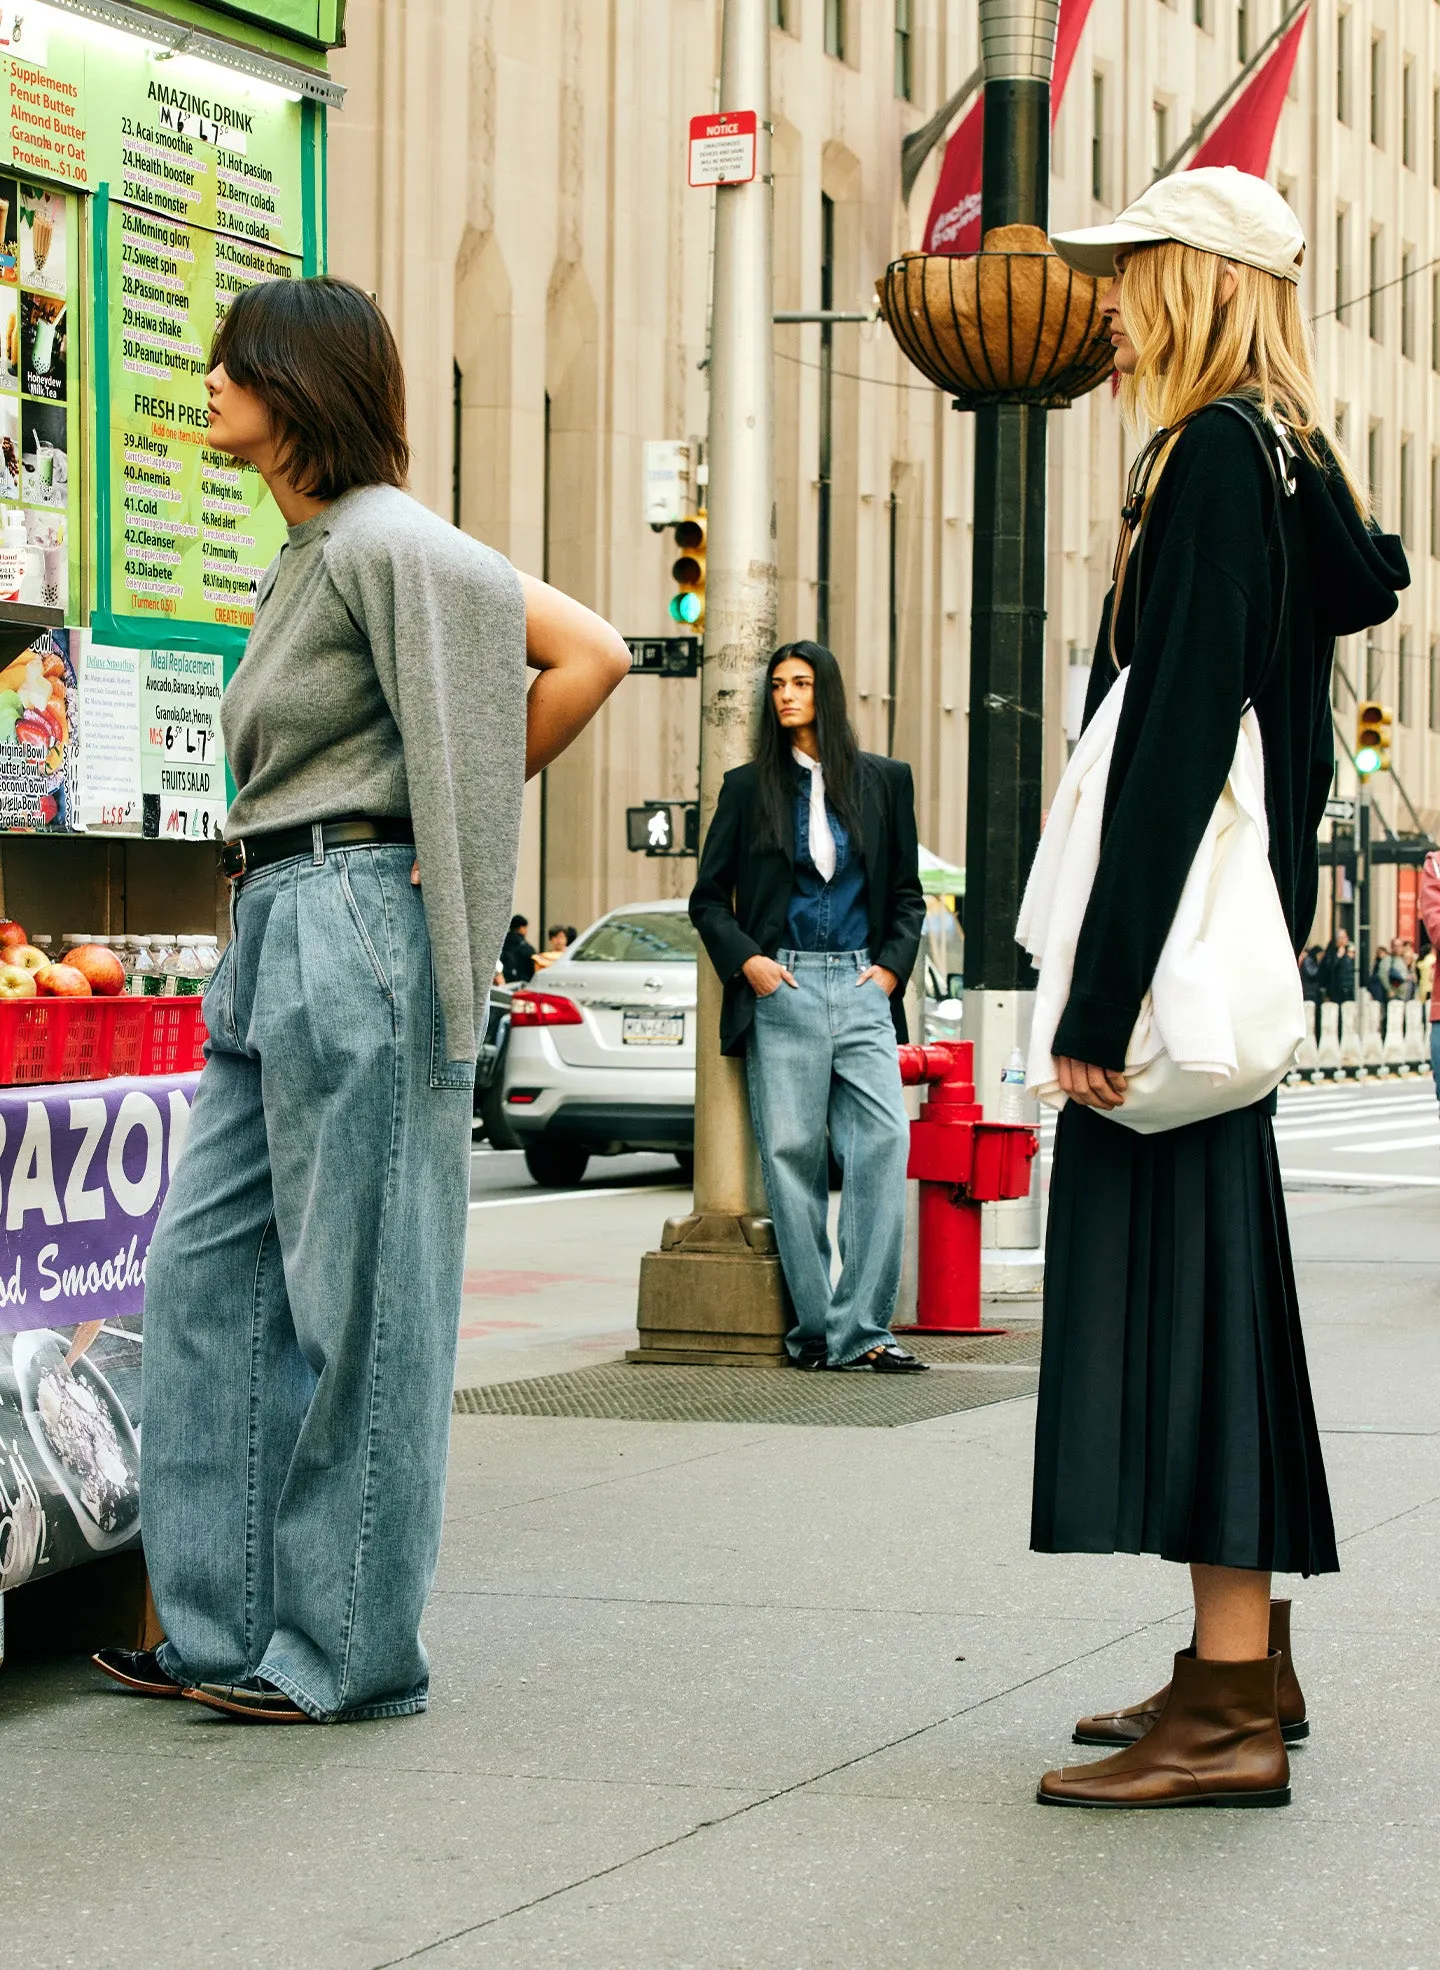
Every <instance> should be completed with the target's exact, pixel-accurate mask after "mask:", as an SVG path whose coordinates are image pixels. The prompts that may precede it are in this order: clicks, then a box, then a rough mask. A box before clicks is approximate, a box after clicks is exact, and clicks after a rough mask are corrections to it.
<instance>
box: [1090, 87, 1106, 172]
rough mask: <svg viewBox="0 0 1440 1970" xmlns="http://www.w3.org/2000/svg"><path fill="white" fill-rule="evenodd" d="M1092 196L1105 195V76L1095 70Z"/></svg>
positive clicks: (1092, 126) (1091, 162)
mask: <svg viewBox="0 0 1440 1970" xmlns="http://www.w3.org/2000/svg"><path fill="white" fill-rule="evenodd" d="M1090 103H1091V125H1090V196H1091V198H1098V199H1103V198H1104V196H1105V78H1104V76H1103V75H1101V74H1100V72H1099V71H1098V69H1097V71H1096V72H1095V74H1094V75H1092V76H1091V78H1090Z"/></svg>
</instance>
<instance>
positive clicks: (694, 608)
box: [670, 588, 705, 623]
mask: <svg viewBox="0 0 1440 1970" xmlns="http://www.w3.org/2000/svg"><path fill="white" fill-rule="evenodd" d="M704 607H705V604H704V603H703V602H702V601H701V599H700V597H699V596H698V595H697V594H696V593H695V591H694V590H693V589H691V588H687V589H686V590H685V592H684V594H683V595H672V596H671V597H670V615H671V618H672V619H673V620H674V621H675V622H683V623H696V622H699V620H700V617H701V614H702V612H703V610H704Z"/></svg>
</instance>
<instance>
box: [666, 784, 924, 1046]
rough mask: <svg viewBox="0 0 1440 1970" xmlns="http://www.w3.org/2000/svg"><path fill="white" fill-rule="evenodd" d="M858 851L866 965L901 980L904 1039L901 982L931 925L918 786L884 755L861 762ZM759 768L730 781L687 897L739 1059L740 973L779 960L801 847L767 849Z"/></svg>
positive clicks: (745, 1017) (745, 990)
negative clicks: (755, 962) (866, 916)
mask: <svg viewBox="0 0 1440 1970" xmlns="http://www.w3.org/2000/svg"><path fill="white" fill-rule="evenodd" d="M860 761H861V767H860V773H859V778H858V789H857V790H858V793H859V798H860V847H861V849H862V850H863V852H864V856H865V888H866V902H867V904H868V906H869V912H870V962H871V963H872V964H878V965H883V966H884V967H885V969H886V970H887V971H893V972H894V974H895V976H896V977H897V978H898V979H899V981H900V983H899V985H898V987H897V988H896V990H895V993H894V995H893V997H892V998H891V1001H890V1012H891V1016H892V1017H893V1019H894V1021H895V1031H896V1033H897V1035H898V1036H899V1037H900V1039H902V1040H903V1039H904V1038H905V1003H904V1001H905V985H906V982H907V980H908V979H909V977H910V974H911V972H912V971H913V970H914V969H915V959H916V957H917V955H918V954H919V950H920V935H921V932H922V930H923V929H924V926H925V897H924V894H923V893H922V891H921V888H920V850H919V843H918V841H917V838H916V833H915V783H914V781H913V779H912V778H911V774H910V768H909V767H908V766H907V765H905V764H904V762H903V761H902V760H898V759H884V758H882V757H881V756H880V755H879V754H878V753H870V752H864V753H861V755H860ZM759 821H760V813H759V804H758V800H757V797H756V788H755V767H754V764H753V762H752V763H750V764H749V765H746V766H737V767H735V768H734V769H733V770H732V771H731V772H729V773H727V774H726V775H725V778H724V781H723V783H722V784H721V788H720V798H719V800H718V802H717V803H716V806H715V817H714V819H713V820H712V821H711V823H710V827H709V830H708V832H707V834H706V836H705V846H704V847H703V848H702V849H701V851H700V872H699V874H698V875H697V876H696V879H695V887H694V888H693V889H692V890H691V892H690V920H691V922H692V923H693V924H694V926H695V928H696V929H697V930H698V931H699V933H700V937H701V941H702V942H703V944H704V946H705V949H706V950H707V951H708V952H709V954H710V962H711V963H712V964H713V965H714V967H715V969H716V971H717V972H718V973H719V975H720V978H721V980H722V982H723V984H724V987H725V1003H724V1006H723V1007H722V1009H721V1013H720V1049H721V1052H722V1053H729V1054H743V1053H744V1051H745V1039H746V1035H747V1034H748V1033H749V1031H750V1022H751V1020H752V1018H753V1017H754V1013H755V994H754V992H753V991H752V990H751V988H750V985H749V984H748V982H747V981H746V979H745V977H744V975H743V966H744V964H745V961H746V959H747V958H754V957H767V958H773V957H774V955H775V953H776V952H777V951H778V950H779V949H780V948H781V946H782V944H783V943H784V940H785V920H786V917H787V916H788V915H789V911H790V897H791V894H792V893H793V891H794V887H795V842H794V836H793V834H790V835H787V837H786V840H785V845H784V847H783V849H781V848H775V847H771V846H768V845H767V846H765V847H761V846H760V845H759V844H758V843H757V840H756V834H757V830H758V826H759Z"/></svg>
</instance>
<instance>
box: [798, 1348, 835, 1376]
mask: <svg viewBox="0 0 1440 1970" xmlns="http://www.w3.org/2000/svg"><path fill="white" fill-rule="evenodd" d="M829 1365H830V1364H829V1362H828V1361H827V1360H826V1359H825V1356H824V1355H823V1354H817V1353H816V1352H815V1350H814V1349H813V1348H806V1349H805V1351H804V1352H803V1353H802V1354H792V1355H791V1357H790V1366H791V1367H792V1368H803V1369H805V1370H806V1371H807V1372H808V1373H811V1374H813V1373H814V1371H815V1370H816V1369H817V1368H828V1367H829Z"/></svg>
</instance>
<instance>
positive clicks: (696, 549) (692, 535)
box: [670, 513, 705, 629]
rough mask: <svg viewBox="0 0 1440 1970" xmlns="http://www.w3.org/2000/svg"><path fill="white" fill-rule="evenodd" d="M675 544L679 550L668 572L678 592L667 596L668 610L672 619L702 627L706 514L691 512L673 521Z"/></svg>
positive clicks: (693, 626) (692, 626) (694, 627)
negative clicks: (686, 518)
mask: <svg viewBox="0 0 1440 1970" xmlns="http://www.w3.org/2000/svg"><path fill="white" fill-rule="evenodd" d="M675 545H676V546H677V547H678V548H679V550H680V553H679V556H678V557H677V559H676V562H675V565H674V567H673V568H671V570H670V573H671V575H672V576H673V577H674V579H675V582H676V584H677V588H678V593H676V594H674V595H672V596H671V597H670V614H671V617H672V619H673V620H674V621H675V622H681V623H685V624H686V625H687V626H688V627H690V628H692V629H703V628H704V627H705V515H704V514H703V513H693V514H691V516H690V518H689V519H688V520H679V521H677V522H676V525H675Z"/></svg>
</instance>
